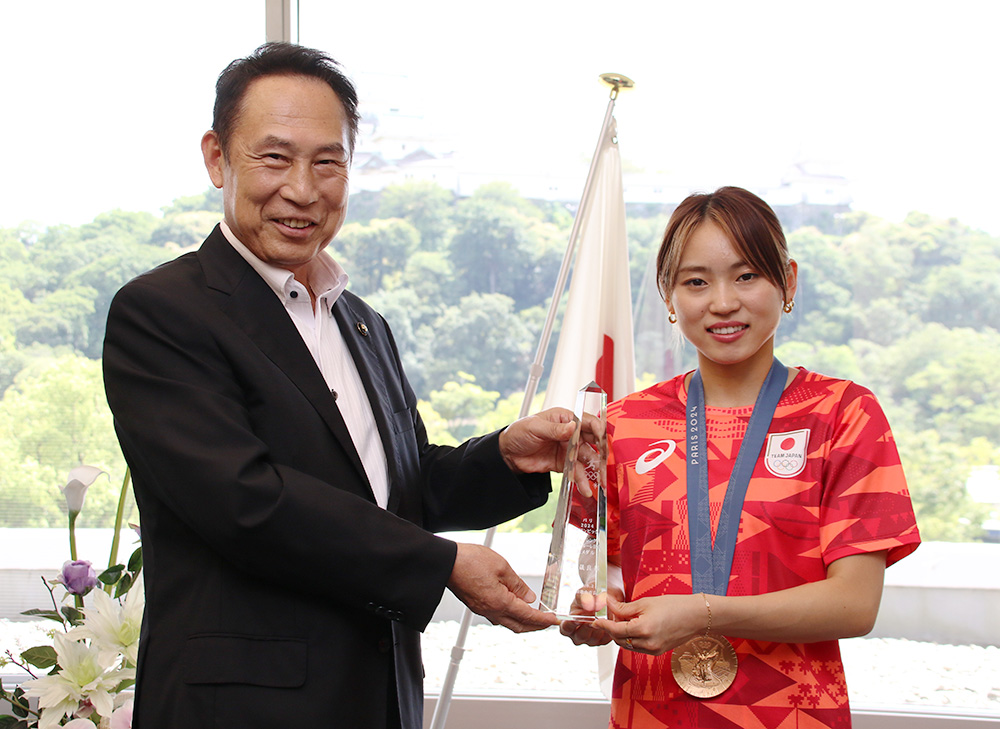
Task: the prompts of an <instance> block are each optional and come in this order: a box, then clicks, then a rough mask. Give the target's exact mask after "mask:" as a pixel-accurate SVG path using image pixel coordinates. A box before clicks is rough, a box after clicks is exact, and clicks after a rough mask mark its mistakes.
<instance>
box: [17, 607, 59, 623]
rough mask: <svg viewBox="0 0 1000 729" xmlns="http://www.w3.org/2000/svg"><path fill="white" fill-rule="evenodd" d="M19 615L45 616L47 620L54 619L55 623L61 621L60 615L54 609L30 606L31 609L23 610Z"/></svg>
mask: <svg viewBox="0 0 1000 729" xmlns="http://www.w3.org/2000/svg"><path fill="white" fill-rule="evenodd" d="M21 615H33V616H37V617H39V618H47V619H49V620H55V621H56V622H57V623H61V622H62V621H63V619H62V616H61V615H60V614H59V613H57V612H56V611H55V610H40V609H38V608H32V609H31V610H23V611H22V612H21Z"/></svg>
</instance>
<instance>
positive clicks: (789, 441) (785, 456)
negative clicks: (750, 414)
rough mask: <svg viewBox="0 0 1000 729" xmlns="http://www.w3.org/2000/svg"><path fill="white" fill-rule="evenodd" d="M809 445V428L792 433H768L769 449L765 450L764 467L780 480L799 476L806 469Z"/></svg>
mask: <svg viewBox="0 0 1000 729" xmlns="http://www.w3.org/2000/svg"><path fill="white" fill-rule="evenodd" d="M808 445H809V429H808V428H804V429H803V430H793V431H792V432H790V433H768V434H767V447H766V448H765V449H764V465H765V466H766V467H767V470H768V471H769V472H770V473H772V474H774V475H775V476H777V477H778V478H791V477H792V476H798V475H799V474H800V473H802V470H803V469H804V468H805V467H806V446H808Z"/></svg>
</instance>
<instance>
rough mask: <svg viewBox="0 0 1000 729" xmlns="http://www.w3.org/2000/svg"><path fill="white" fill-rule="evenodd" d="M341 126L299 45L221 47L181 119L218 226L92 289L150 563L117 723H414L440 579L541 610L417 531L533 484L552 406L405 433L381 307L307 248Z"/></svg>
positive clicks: (550, 452)
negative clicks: (505, 419) (486, 425)
mask: <svg viewBox="0 0 1000 729" xmlns="http://www.w3.org/2000/svg"><path fill="white" fill-rule="evenodd" d="M357 124H358V112H357V96H356V94H355V91H354V88H353V87H352V85H351V83H350V82H349V81H348V80H347V79H346V78H345V77H344V76H343V75H342V74H341V73H340V71H339V70H338V68H337V66H336V64H335V63H334V62H333V61H331V60H330V59H329V58H328V57H326V56H325V55H323V54H321V53H318V52H316V51H312V50H310V49H305V48H301V47H299V46H294V45H289V44H268V45H265V46H262V47H261V48H260V49H258V50H257V51H256V52H255V53H254V54H253V55H252V56H250V57H249V58H247V59H240V60H238V61H235V62H234V63H233V64H230V66H229V67H228V68H227V69H226V70H225V71H224V72H223V73H222V75H221V76H220V78H219V82H218V85H217V98H216V106H215V117H214V121H213V128H212V130H211V131H209V132H207V133H206V134H205V136H204V138H203V140H202V151H203V153H204V158H205V164H206V166H207V168H208V171H209V175H210V177H211V179H212V182H213V183H214V184H215V185H216V186H217V187H220V188H222V191H223V199H224V209H225V215H224V222H223V223H221V224H220V225H219V226H218V227H216V229H215V230H214V231H213V232H212V234H211V235H210V236H209V237H208V238H207V239H206V241H205V242H204V244H203V245H202V246H201V248H200V249H199V250H198V251H197V252H196V253H190V254H187V255H184V256H181V257H180V258H178V259H177V260H175V261H172V262H170V263H167V264H165V265H163V266H161V267H159V268H157V269H155V270H154V271H151V272H149V273H147V274H144V275H142V276H139V277H138V278H136V279H135V280H133V281H132V282H130V283H129V284H127V285H126V286H125V287H124V288H123V289H122V290H121V291H120V292H119V293H118V295H117V296H116V298H115V300H114V302H113V304H112V306H111V311H110V314H109V317H108V326H107V334H106V340H105V350H104V368H105V383H106V389H107V394H108V402H109V403H110V405H111V409H112V412H113V413H114V416H115V425H116V429H117V432H118V436H119V439H120V441H121V445H122V449H123V451H124V453H125V457H126V459H127V461H128V463H129V466H130V467H131V469H132V475H133V479H134V484H135V494H136V500H137V501H138V504H139V509H140V513H141V516H142V536H143V551H144V556H145V570H146V579H145V585H146V613H145V618H144V624H143V629H142V637H141V640H140V648H139V665H138V682H137V693H136V705H135V724H134V725H133V726H135V727H136V728H137V729H166V728H177V729H194V728H195V727H202V726H204V727H208V726H211V727H222V728H224V729H248V728H253V727H269V728H270V727H276V726H289V727H297V728H299V729H303V728H305V727H347V728H350V729H363V728H366V727H372V728H375V727H377V728H378V729H383V728H385V727H403V728H405V729H417V728H418V727H420V726H421V724H422V700H423V696H422V668H421V659H420V645H419V631H421V630H423V629H424V627H425V626H426V625H427V623H428V621H429V620H430V618H431V615H432V613H433V611H434V609H435V607H436V606H437V604H438V602H439V600H440V598H441V595H442V593H443V591H444V589H445V587H448V588H450V589H451V590H452V591H453V592H454V593H455V594H456V595H457V596H458V597H459V598H460V599H461V600H463V601H464V602H465V603H466V604H467V605H468V606H469V607H470V608H471V609H472V610H474V611H475V612H477V613H479V614H481V615H484V616H486V617H487V618H489V619H490V620H491V621H492V622H494V623H500V624H503V625H506V626H507V627H509V628H511V629H512V630H515V631H522V630H536V629H539V628H543V627H546V626H548V625H551V624H554V623H555V622H556V620H555V618H553V617H552V616H549V615H546V614H543V613H540V612H539V611H537V610H535V609H533V608H532V607H531V606H530V604H529V603H530V602H531V601H532V600H533V599H534V596H533V595H531V592H530V590H529V589H528V588H527V586H526V585H525V584H524V583H523V582H522V581H521V580H520V578H518V577H517V576H516V575H515V574H514V573H513V572H512V570H511V569H510V566H509V565H508V564H507V563H506V562H505V561H504V560H503V559H502V558H501V557H500V556H499V555H497V554H495V553H494V552H492V551H490V550H489V549H486V548H485V547H483V546H481V545H475V544H458V545H456V544H455V543H453V542H451V541H448V540H445V539H441V538H439V537H436V536H434V535H433V534H432V532H434V531H443V530H454V529H466V528H483V527H486V526H489V525H492V524H495V523H498V522H501V521H504V520H506V519H509V518H512V517H513V516H515V515H517V514H520V513H523V512H525V511H527V510H529V509H532V508H535V507H537V506H539V505H541V504H543V503H544V502H545V499H546V498H547V494H548V491H549V479H548V476H547V473H545V472H547V471H548V470H554V469H557V468H559V467H560V465H561V458H562V454H563V453H564V450H565V448H564V444H565V441H566V440H567V439H568V438H569V435H570V432H571V431H572V425H571V423H570V420H571V414H570V413H569V412H568V411H565V410H553V411H546V412H545V413H542V414H539V415H538V416H533V417H530V418H524V419H522V420H519V421H517V422H515V423H513V424H512V425H511V426H509V427H508V428H506V429H504V430H502V431H500V432H497V433H493V434H491V435H488V436H484V437H482V438H475V439H472V440H470V441H468V442H466V443H464V444H462V445H461V446H458V447H455V448H451V447H442V446H434V445H431V444H429V443H428V442H427V436H426V432H425V430H424V426H423V423H422V422H421V419H420V416H419V414H418V413H417V408H416V398H415V397H414V394H413V392H412V390H411V389H410V386H409V384H408V383H407V381H406V377H405V375H404V373H403V371H402V367H401V364H400V360H399V355H398V353H397V351H396V347H395V344H394V342H393V339H392V335H391V333H390V331H389V327H388V326H387V324H386V322H385V321H384V320H383V319H382V317H381V316H380V315H379V314H378V313H376V312H375V311H373V310H372V309H371V308H369V307H368V306H367V305H366V304H365V303H364V302H363V301H362V300H361V299H359V298H358V297H356V296H354V295H352V294H351V293H350V292H348V291H345V290H344V287H345V286H346V283H347V276H346V274H345V273H344V271H343V269H342V268H340V266H339V265H338V264H337V263H336V262H335V261H334V260H333V259H332V258H331V257H330V256H329V254H327V253H326V252H324V250H323V249H324V248H325V247H326V246H327V244H329V243H330V241H331V240H332V239H333V237H334V236H335V235H336V234H337V232H338V231H339V229H340V226H341V224H342V223H343V220H344V216H345V213H346V210H347V197H348V170H349V166H350V161H351V154H352V151H353V148H354V140H355V135H356V130H357Z"/></svg>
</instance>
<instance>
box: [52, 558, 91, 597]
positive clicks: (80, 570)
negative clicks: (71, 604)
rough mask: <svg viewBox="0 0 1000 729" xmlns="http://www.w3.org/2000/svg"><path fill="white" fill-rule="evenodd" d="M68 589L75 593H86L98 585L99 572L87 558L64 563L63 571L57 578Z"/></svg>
mask: <svg viewBox="0 0 1000 729" xmlns="http://www.w3.org/2000/svg"><path fill="white" fill-rule="evenodd" d="M56 582H59V583H62V585H63V586H65V588H66V591H67V592H70V593H72V594H74V595H86V594H87V593H88V592H90V591H91V590H92V589H94V587H95V586H96V585H97V572H95V571H94V567H93V565H91V564H90V562H89V561H87V560H85V559H75V560H71V561H69V562H65V563H63V566H62V572H60V573H59V577H57V578H56Z"/></svg>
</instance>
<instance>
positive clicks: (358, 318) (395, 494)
mask: <svg viewBox="0 0 1000 729" xmlns="http://www.w3.org/2000/svg"><path fill="white" fill-rule="evenodd" d="M333 315H334V318H335V319H336V320H337V325H338V326H339V327H340V332H341V334H343V336H344V341H345V342H346V343H347V348H348V349H349V350H350V352H351V356H352V357H353V358H354V363H355V365H356V366H357V368H358V373H359V374H360V375H361V381H362V383H364V386H365V393H366V394H367V395H368V401H369V403H370V404H371V408H372V414H373V415H374V416H375V424H376V425H377V426H378V432H379V436H380V437H381V438H382V448H383V450H384V451H385V460H386V465H387V467H388V470H389V474H388V476H389V501H388V504H387V505H386V508H387V510H388V511H395V507H396V504H398V503H399V497H400V490H399V488H394V486H395V485H396V483H398V479H397V478H396V474H398V473H400V472H401V470H402V467H401V465H400V463H399V451H398V449H397V448H396V447H395V441H394V436H395V426H394V425H393V413H392V412H391V406H390V403H389V398H388V389H387V387H386V375H385V370H384V369H383V366H382V361H381V359H380V358H379V355H378V347H377V346H376V343H375V341H374V340H375V335H374V334H371V333H370V331H369V326H370V325H372V331H381V325H378V326H375V324H376V323H375V322H369V321H366V320H365V319H366V316H365V314H364V312H359V311H358V310H356V309H355V308H354V307H352V306H351V302H350V301H349V300H347V298H346V297H344V296H341V297H340V298H338V299H337V303H336V304H335V305H334V307H333Z"/></svg>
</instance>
